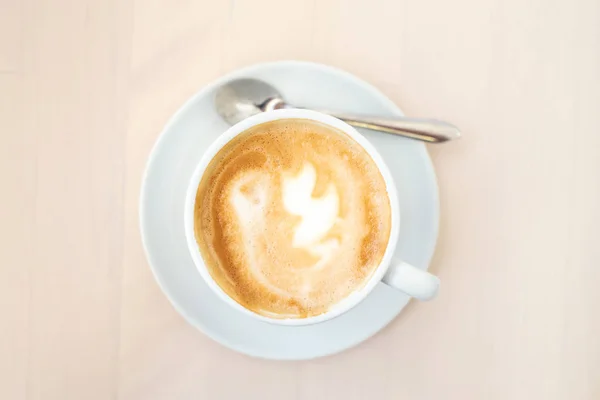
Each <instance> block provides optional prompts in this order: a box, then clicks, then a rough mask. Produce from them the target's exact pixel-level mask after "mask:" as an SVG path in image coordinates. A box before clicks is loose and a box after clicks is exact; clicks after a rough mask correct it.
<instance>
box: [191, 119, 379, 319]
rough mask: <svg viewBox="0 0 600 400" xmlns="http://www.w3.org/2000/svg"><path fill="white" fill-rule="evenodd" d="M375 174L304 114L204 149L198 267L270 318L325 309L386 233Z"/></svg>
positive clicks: (375, 253)
mask: <svg viewBox="0 0 600 400" xmlns="http://www.w3.org/2000/svg"><path fill="white" fill-rule="evenodd" d="M390 212H391V211H390V205H389V199H388V196H387V191H386V187H385V182H384V180H383V177H382V176H381V174H380V172H379V170H378V168H377V166H376V164H375V163H374V161H373V160H372V159H371V158H370V156H369V155H368V153H366V151H365V150H364V149H363V148H362V147H361V146H360V145H359V144H358V143H356V142H355V141H354V140H353V139H352V138H350V137H349V136H347V135H346V134H345V133H343V132H340V131H337V130H335V129H334V128H331V127H329V126H326V125H323V124H320V123H318V122H313V121H309V120H281V121H273V122H269V123H266V124H262V125H258V126H255V127H253V128H251V129H250V130H248V131H246V132H244V133H242V134H241V135H239V136H237V137H236V138H234V139H233V140H232V141H231V142H230V143H228V144H227V145H226V146H225V147H223V149H221V151H220V152H219V153H218V154H217V155H216V156H215V157H214V158H213V160H212V161H211V163H210V164H209V166H208V168H207V172H206V173H205V175H204V177H203V179H202V181H201V183H200V186H199V188H198V192H197V197H196V206H195V233H196V239H197V242H198V245H199V248H200V252H201V254H202V257H203V259H204V261H205V263H206V264H207V267H208V270H209V272H210V273H211V275H212V277H213V278H214V279H215V281H216V282H217V283H218V284H219V286H221V288H222V289H223V290H224V291H225V292H226V293H227V294H228V295H229V296H231V297H232V298H233V299H235V300H236V301H237V302H238V303H240V304H242V305H243V306H244V307H246V308H248V309H250V310H252V311H254V312H257V313H259V314H262V315H266V316H269V317H274V318H304V317H308V316H313V315H318V314H321V313H324V312H327V311H328V310H329V309H330V308H331V307H332V306H334V305H335V304H336V303H338V302H340V301H341V300H343V299H344V298H345V297H347V296H348V295H350V294H351V293H352V292H353V291H356V290H358V289H360V288H361V287H362V286H363V284H364V283H366V281H367V280H368V279H369V277H370V276H371V274H372V272H373V271H374V270H375V269H376V268H377V266H378V264H379V262H380V261H381V258H382V257H383V253H384V252H385V249H386V247H387V241H388V238H389V233H390V223H391V221H390Z"/></svg>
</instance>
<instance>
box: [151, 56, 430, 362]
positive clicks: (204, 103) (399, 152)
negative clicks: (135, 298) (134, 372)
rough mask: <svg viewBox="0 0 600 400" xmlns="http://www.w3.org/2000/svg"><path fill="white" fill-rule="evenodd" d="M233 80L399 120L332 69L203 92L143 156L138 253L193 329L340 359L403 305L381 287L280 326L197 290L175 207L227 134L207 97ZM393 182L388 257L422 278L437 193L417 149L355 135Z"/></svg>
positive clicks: (289, 69)
mask: <svg viewBox="0 0 600 400" xmlns="http://www.w3.org/2000/svg"><path fill="white" fill-rule="evenodd" d="M239 77H254V78H259V79H262V80H264V81H267V82H269V83H271V84H272V85H274V86H275V87H276V88H277V89H279V90H280V92H281V93H282V94H283V95H284V97H285V98H286V100H288V101H289V102H290V103H291V104H297V105H301V106H305V107H320V108H325V109H331V110H343V111H348V112H357V113H364V114H378V115H402V113H401V111H400V110H399V109H398V107H396V106H395V105H394V104H393V103H392V102H391V101H390V100H389V99H388V98H387V97H385V96H384V95H383V94H382V93H381V92H379V91H378V90H377V89H375V88H373V87H372V86H370V85H368V84H367V83H365V82H363V81H362V80H360V79H358V78H356V77H354V76H353V75H350V74H348V73H347V72H343V71H341V70H338V69H335V68H332V67H328V66H324V65H319V64H313V63H307V62H296V61H286V62H276V63H268V64H260V65H255V66H252V67H248V68H244V69H241V70H238V71H236V72H233V73H231V74H229V75H227V76H225V77H223V78H221V79H219V80H218V81H216V82H214V83H212V84H211V85H209V86H207V87H205V88H204V89H202V90H201V91H200V92H198V93H197V94H196V95H195V96H194V97H192V98H191V99H190V100H188V101H187V102H186V103H185V104H184V105H183V107H181V109H179V111H178V112H177V113H176V114H175V115H174V116H173V117H172V118H171V120H170V121H169V123H168V124H167V126H166V127H165V129H164V131H163V132H162V134H161V136H160V138H159V139H158V141H157V142H156V144H155V146H154V149H153V150H152V153H151V155H150V159H149V161H148V165H147V167H146V173H145V176H144V182H143V185H142V193H141V199H140V221H141V232H142V240H143V243H144V248H145V250H146V254H147V256H148V260H149V263H150V266H151V268H152V271H153V272H154V275H155V277H156V280H157V281H158V284H159V285H160V287H161V288H162V290H163V291H164V292H165V294H166V295H167V297H168V298H169V300H170V301H171V302H172V303H173V306H174V307H175V308H176V309H177V311H179V313H181V315H183V317H184V318H185V319H186V320H187V321H188V322H189V323H190V324H192V325H194V326H195V327H197V328H198V329H200V330H201V331H203V332H204V333H205V334H207V335H208V336H209V337H211V338H212V339H214V340H215V341H217V342H219V343H221V344H223V345H225V346H227V347H229V348H231V349H233V350H236V351H239V352H242V353H245V354H248V355H251V356H256V357H262V358H270V359H285V360H299V359H309V358H314V357H320V356H325V355H329V354H333V353H337V352H339V351H342V350H345V349H347V348H350V347H352V346H355V345H357V344H358V343H360V342H362V341H364V340H365V339H367V338H369V337H370V336H372V335H373V334H375V333H377V332H378V331H379V330H380V329H382V328H383V327H384V326H386V325H387V324H388V323H389V322H390V321H391V320H392V319H394V317H396V316H397V315H398V313H400V311H401V310H402V309H403V308H404V307H405V306H406V304H407V303H408V301H409V298H408V297H407V296H406V295H404V294H402V293H400V292H398V291H396V290H394V289H391V288H389V287H387V286H385V285H384V284H380V285H378V287H376V288H375V290H373V292H372V293H371V294H370V295H369V296H368V297H367V298H366V299H365V301H363V302H362V303H361V304H359V305H358V306H357V307H355V308H354V309H352V310H351V311H349V312H348V313H346V314H344V315H342V316H340V317H338V318H335V319H333V320H330V321H327V322H323V323H320V324H317V325H309V326H301V327H287V326H277V325H271V324H268V323H264V322H260V321H256V320H253V319H251V318H250V317H248V316H246V315H244V314H242V313H240V312H238V311H237V310H235V309H234V308H232V307H231V306H229V305H228V304H225V303H224V302H222V301H221V300H220V299H219V298H218V297H217V296H216V295H215V294H214V293H213V292H212V291H211V289H210V288H209V287H208V286H207V285H206V284H205V283H204V281H203V280H202V278H201V277H200V275H199V273H198V271H197V269H196V267H195V266H194V263H193V261H192V259H191V256H190V254H189V252H188V249H187V245H186V240H185V234H184V228H183V206H184V199H185V192H186V188H187V184H188V180H189V179H190V177H191V174H192V172H193V170H194V167H195V166H196V164H197V163H198V161H199V160H200V157H201V156H202V153H203V152H204V151H205V149H206V148H207V146H208V145H209V144H210V143H211V142H212V141H213V140H214V139H215V138H216V137H217V136H218V135H220V134H221V133H222V132H224V131H225V130H226V128H227V127H228V126H227V125H226V124H225V122H223V121H222V120H221V119H220V117H219V116H218V115H217V114H216V112H215V110H214V109H213V104H212V101H213V96H214V91H215V88H216V87H218V86H219V85H221V84H222V83H224V82H225V81H228V80H231V79H234V78H239ZM360 131H361V133H363V134H364V135H365V136H366V137H367V138H368V139H369V140H370V141H371V142H372V143H373V144H374V145H375V146H376V147H377V150H379V152H380V153H381V155H382V156H383V158H384V159H385V161H386V163H387V164H388V166H389V168H390V170H391V171H392V175H393V176H394V179H395V182H396V186H397V187H398V195H399V200H400V209H401V214H402V226H401V230H400V243H399V244H398V247H397V249H396V253H395V256H396V257H398V258H399V259H402V260H404V261H407V262H409V263H411V264H413V265H415V266H418V267H421V268H423V269H426V268H427V266H428V264H429V261H430V259H431V256H432V255H433V250H434V247H435V242H436V237H437V230H438V216H439V212H438V190H437V185H436V179H435V173H434V171H433V166H432V163H431V160H430V159H429V156H428V154H427V151H426V149H425V146H424V144H423V143H420V142H417V141H412V140H409V139H403V138H399V137H395V136H392V135H387V134H382V133H375V132H369V131H366V130H360Z"/></svg>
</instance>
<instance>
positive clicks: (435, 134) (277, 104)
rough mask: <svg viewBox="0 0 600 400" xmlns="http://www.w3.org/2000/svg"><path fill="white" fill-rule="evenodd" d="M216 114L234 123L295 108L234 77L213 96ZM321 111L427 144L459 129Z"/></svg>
mask: <svg viewBox="0 0 600 400" xmlns="http://www.w3.org/2000/svg"><path fill="white" fill-rule="evenodd" d="M215 107H216V109H217V113H219V115H220V116H221V117H222V118H223V119H224V120H225V121H226V122H227V123H229V124H231V125H233V124H236V123H238V122H240V121H241V120H243V119H246V118H248V117H250V116H252V115H254V114H258V113H260V112H264V111H271V110H276V109H280V108H299V107H294V106H292V105H290V104H288V103H286V102H285V100H283V97H282V96H281V94H280V93H279V92H278V91H277V89H275V88H274V87H273V86H271V85H269V84H268V83H266V82H263V81H260V80H258V79H249V78H245V79H236V80H233V81H231V82H228V83H227V84H225V85H223V86H221V87H220V88H219V89H218V90H217V93H216V95H215ZM315 111H320V112H322V113H325V114H329V115H332V116H334V117H336V118H339V119H341V120H343V121H346V122H347V123H348V124H350V125H352V126H356V127H359V128H367V129H372V130H375V131H381V132H387V133H392V134H394V135H399V136H405V137H409V138H411V139H417V140H422V141H424V142H429V143H442V142H446V141H448V140H452V139H457V138H459V137H460V131H459V130H458V128H457V127H456V126H454V125H452V124H449V123H447V122H443V121H438V120H435V119H420V118H419V119H417V118H405V117H373V116H364V115H355V114H347V113H338V112H331V111H324V110H315Z"/></svg>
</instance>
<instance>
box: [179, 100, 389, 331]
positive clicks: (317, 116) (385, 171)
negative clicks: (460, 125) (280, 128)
mask: <svg viewBox="0 0 600 400" xmlns="http://www.w3.org/2000/svg"><path fill="white" fill-rule="evenodd" d="M282 119H308V120H311V121H316V122H320V123H324V124H326V125H329V126H332V127H334V128H337V129H339V130H341V131H343V132H344V133H346V134H347V135H349V136H350V137H351V138H352V139H354V140H355V141H356V142H357V143H358V144H359V145H360V146H361V147H362V148H363V149H365V150H366V151H367V153H368V154H369V156H370V157H371V159H372V160H373V161H374V162H375V164H376V165H377V168H378V169H379V171H380V173H381V175H382V176H383V179H384V182H385V185H386V191H387V195H388V198H389V201H390V209H391V228H390V236H389V238H388V243H387V247H386V249H385V252H384V255H383V257H382V259H381V261H380V263H379V265H378V266H377V268H376V269H375V271H374V272H373V273H372V274H371V277H370V278H369V279H368V281H367V282H366V283H365V284H364V285H363V286H362V287H361V288H360V289H358V290H356V291H354V292H353V293H351V294H350V295H349V296H347V297H345V298H344V299H343V300H341V301H340V302H338V303H337V304H335V305H333V307H332V308H331V309H329V310H328V311H327V312H325V313H322V314H319V315H315V316H311V317H307V318H270V317H266V316H264V315H261V314H258V313H256V312H254V311H251V310H249V309H247V308H246V307H244V306H243V305H241V304H240V303H238V302H237V301H236V300H235V299H233V298H232V297H231V296H229V295H228V294H227V293H226V292H225V291H224V290H223V289H222V288H221V287H220V286H219V285H218V284H217V283H216V282H215V280H214V278H213V277H212V275H211V274H210V272H209V271H208V268H207V267H206V265H205V262H204V259H203V258H202V255H201V253H200V249H199V247H198V244H197V242H196V237H195V231H194V207H195V204H196V194H197V191H198V185H199V184H200V181H201V179H202V177H203V176H204V172H205V170H206V168H207V166H208V164H209V163H210V162H211V161H212V159H213V158H214V157H215V155H216V154H217V153H218V152H219V151H220V150H221V149H222V148H223V147H224V146H225V145H226V144H227V143H229V142H230V141H231V140H232V139H233V138H235V137H236V136H237V135H239V134H241V133H243V132H245V131H246V130H248V129H250V128H252V127H254V126H256V125H259V124H262V123H265V122H271V121H277V120H282ZM184 227H185V236H186V241H187V246H188V250H189V252H190V255H191V257H192V260H193V261H194V265H195V266H196V269H197V270H198V272H199V273H200V276H202V278H203V279H204V281H205V282H206V284H207V285H208V286H209V287H210V288H211V289H212V290H213V292H214V293H215V294H217V296H218V297H220V298H221V299H222V300H223V301H225V302H226V303H228V304H229V305H231V306H232V307H233V308H235V309H237V310H238V311H240V312H242V313H244V314H246V315H248V316H250V317H252V318H254V319H258V320H260V321H263V322H268V323H271V324H276V325H287V326H303V325H312V324H316V323H320V322H324V321H327V320H330V319H333V318H335V317H338V316H340V315H342V314H344V313H345V312H347V311H349V310H351V309H352V308H354V307H355V306H356V305H358V304H359V303H360V302H361V301H362V300H363V299H364V298H365V297H367V295H368V294H369V293H371V291H373V289H374V288H375V286H377V284H378V283H379V282H381V280H382V279H383V277H384V275H385V273H386V272H387V270H388V268H389V267H390V264H391V261H392V257H393V254H394V251H395V249H396V245H397V243H398V236H399V232H400V206H399V202H398V193H397V189H396V186H395V184H394V180H393V178H392V175H391V172H390V171H389V168H388V167H387V165H386V163H385V161H384V160H383V157H382V156H381V155H380V154H379V152H378V151H377V149H376V148H375V146H373V145H372V144H371V143H370V142H369V141H368V140H367V139H366V138H365V137H364V136H363V135H361V134H360V133H359V132H358V131H357V130H356V129H355V128H353V127H352V126H350V125H348V124H347V123H346V122H344V121H341V120H339V119H337V118H335V117H332V116H330V115H327V114H322V113H320V112H317V111H312V110H303V109H280V110H273V111H268V112H263V113H259V114H256V115H253V116H251V117H249V118H246V119H244V120H243V121H240V122H238V123H237V124H235V125H233V126H231V127H230V128H229V129H227V130H226V131H225V132H224V133H223V134H221V135H220V136H219V137H217V139H216V140H215V141H214V142H213V143H211V144H210V146H208V148H207V150H206V151H205V152H204V154H203V155H202V158H201V159H200V161H199V162H198V164H197V166H196V168H195V169H194V173H193V174H192V176H191V178H190V181H189V184H188V187H187V191H186V198H185V209H184Z"/></svg>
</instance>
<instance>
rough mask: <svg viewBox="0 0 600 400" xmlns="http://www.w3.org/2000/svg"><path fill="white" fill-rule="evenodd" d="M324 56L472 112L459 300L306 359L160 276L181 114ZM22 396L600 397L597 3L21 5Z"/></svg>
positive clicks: (16, 247)
mask: <svg viewBox="0 0 600 400" xmlns="http://www.w3.org/2000/svg"><path fill="white" fill-rule="evenodd" d="M279 59H304V60H312V61H317V62H322V63H326V64H331V65H334V66H338V67H341V68H344V69H346V70H348V71H350V72H352V73H355V74H356V75H358V76H359V77H361V78H363V79H365V80H367V81H370V82H371V83H373V84H374V85H376V86H377V87H379V88H380V89H381V90H382V91H383V92H384V93H386V94H387V95H388V96H390V97H391V98H392V99H393V100H394V101H396V102H397V103H398V104H399V105H400V106H401V107H402V108H403V110H404V111H405V112H406V113H407V114H409V115H413V116H432V117H437V118H441V119H446V120H448V121H451V122H453V123H455V124H457V125H458V126H460V127H461V128H462V130H463V132H464V138H463V139H462V140H460V141H457V142H453V143H448V144H444V145H442V146H431V147H430V151H431V156H432V158H433V160H434V163H435V165H436V167H437V171H438V177H439V185H440V194H441V210H442V224H441V231H440V238H439V246H438V249H437V251H436V255H435V258H434V261H433V266H432V269H433V271H435V272H436V273H437V274H439V276H440V277H441V279H442V281H443V290H442V292H441V295H440V297H439V298H438V299H437V300H436V301H435V302H432V303H429V304H416V303H414V304H412V305H411V306H410V307H409V308H408V309H407V310H406V312H404V313H403V314H402V315H401V316H400V317H399V318H397V320H396V321H395V322H394V323H392V324H391V325H390V326H389V327H388V328H386V329H385V330H384V331H383V332H381V333H380V334H378V335H377V336H376V337H375V338H373V339H371V340H369V341H367V342H366V343H364V344H362V345H360V346H359V347H357V348H355V349H352V350H350V351H347V352H345V353H342V354H339V355H336V356H332V357H328V358H324V359H319V360H314V361H308V362H285V363H282V362H272V361H264V360H256V359H251V358H248V357H246V356H243V355H239V354H236V353H234V352H232V351H230V350H228V349H226V348H223V347H221V346H220V345H218V344H216V343H214V342H212V341H211V340H210V339H208V338H207V337H205V336H204V335H202V334H201V333H199V332H197V331H196V330H195V329H194V328H192V327H191V326H189V325H188V324H187V323H186V322H185V321H184V320H183V319H182V318H181V317H180V316H179V315H178V314H177V313H176V312H175V311H174V310H173V308H172V307H171V305H170V304H169V302H168V301H167V299H166V297H165V296H164V295H163V294H162V293H161V291H160V290H159V288H158V286H157V284H156V283H155V281H154V279H153V277H152V275H151V272H150V269H149V268H148V265H147V262H146V260H145V257H144V253H143V251H142V247H141V243H140V235H139V231H138V214H137V209H138V194H139V189H140V180H141V174H142V171H143V168H144V164H145V161H146V158H147V156H148V153H149V151H150V148H151V146H152V144H153V142H154V140H155V139H156V138H157V135H158V134H159V132H160V130H161V128H162V127H163V124H164V123H165V122H166V121H167V119H168V118H169V117H170V116H171V115H172V114H173V112H174V111H175V110H176V109H177V108H178V107H179V106H180V105H181V104H182V103H183V102H184V101H185V100H186V99H187V98H188V97H190V96H191V95H192V94H193V93H194V92H195V91H197V90H198V89H199V88H201V87H202V86H203V85H205V84H206V83H208V82H210V81H211V80H213V79H215V78H217V77H219V76H220V75H222V74H223V73H225V72H227V71H231V70H233V69H235V68H238V67H240V66H245V65H248V64H251V63H256V62H261V61H267V60H279ZM0 134H1V136H0V139H1V143H0V151H1V157H0V163H1V167H0V177H1V180H0V182H1V185H2V192H1V193H2V194H1V196H2V202H1V205H2V206H1V207H0V214H1V223H0V240H1V242H2V245H1V249H2V250H1V252H0V316H1V318H2V319H1V321H2V322H1V324H2V325H1V327H0V399H6V400H13V399H31V400H33V399H52V400H53V399H56V400H70V399H76V400H80V399H85V400H91V399H101V400H106V399H144V400H151V399H221V398H232V399H298V400H304V399H332V398H338V399H365V398H377V399H498V400H505V399H527V400H532V399H534V400H536V399H543V400H551V399H565V400H567V399H568V400H580V399H581V400H594V399H599V398H600V311H599V308H600V290H598V285H599V284H600V262H599V260H600V2H598V0H576V1H566V0H563V1H547V0H507V1H504V0H484V1H468V0H456V1H452V2H448V1H440V0H438V1H432V0H422V1H408V0H400V1H395V0H389V1H386V0H369V1H342V0H318V1H317V0H314V1H283V0H231V1H215V0H196V1H184V0H177V1H173V0H153V1H141V0H111V1H101V0H0Z"/></svg>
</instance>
